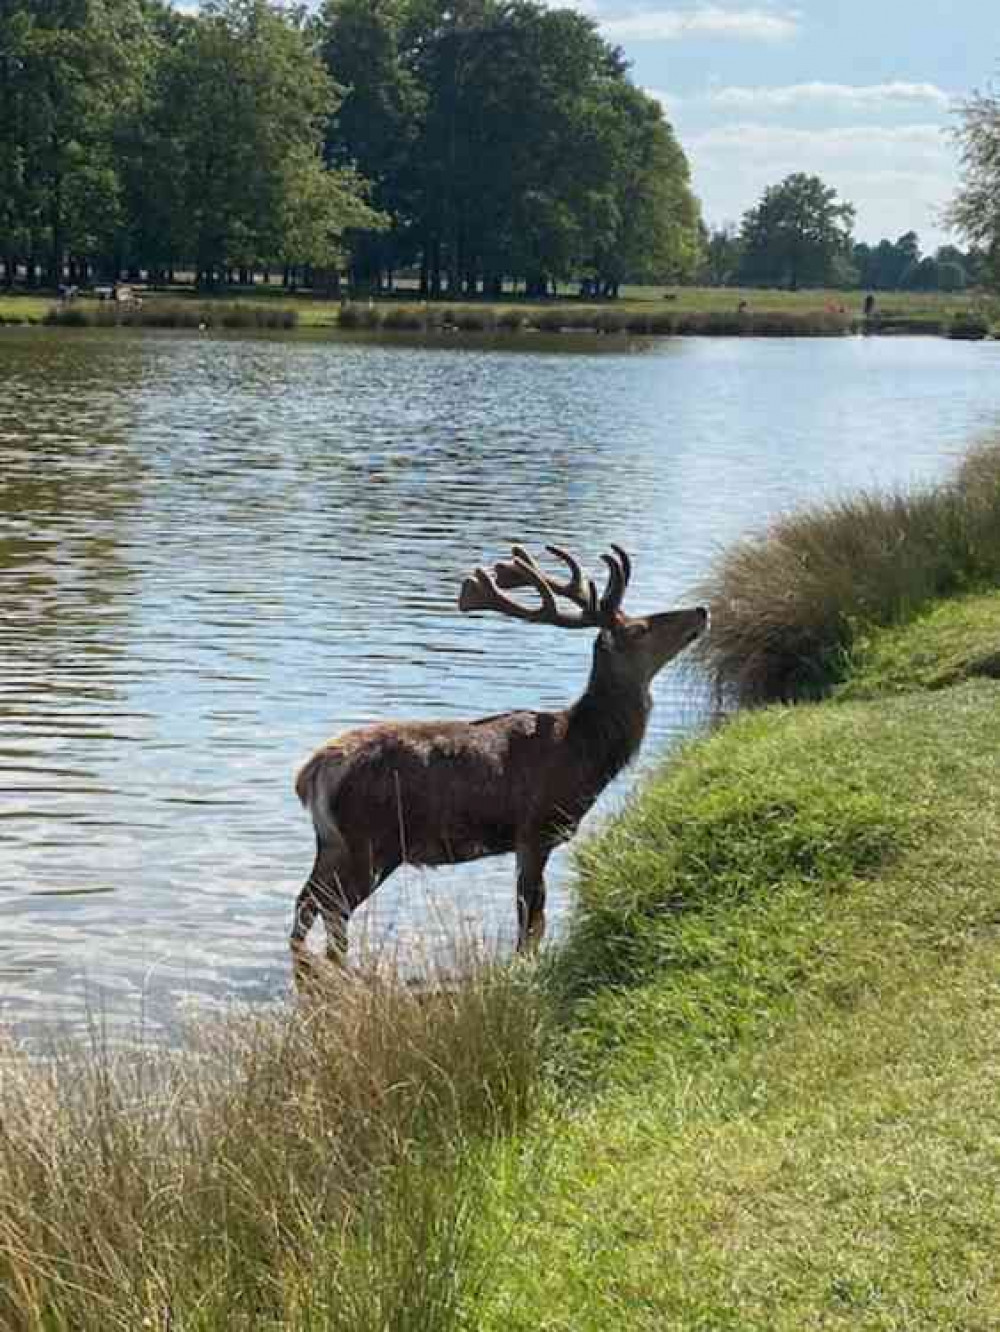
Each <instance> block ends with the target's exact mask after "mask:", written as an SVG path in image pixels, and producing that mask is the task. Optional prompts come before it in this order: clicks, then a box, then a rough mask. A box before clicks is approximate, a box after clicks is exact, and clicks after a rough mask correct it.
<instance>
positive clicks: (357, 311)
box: [337, 305, 382, 328]
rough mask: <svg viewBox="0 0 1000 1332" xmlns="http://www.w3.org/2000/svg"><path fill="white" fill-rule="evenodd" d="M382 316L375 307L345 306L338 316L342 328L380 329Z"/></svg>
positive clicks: (338, 322)
mask: <svg viewBox="0 0 1000 1332" xmlns="http://www.w3.org/2000/svg"><path fill="white" fill-rule="evenodd" d="M381 322H382V315H381V313H380V311H379V309H378V307H377V306H374V305H343V306H341V308H340V311H339V312H338V314H337V324H338V326H339V327H340V328H378V327H379V326H380V324H381Z"/></svg>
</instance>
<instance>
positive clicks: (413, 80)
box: [0, 0, 700, 294]
mask: <svg viewBox="0 0 1000 1332" xmlns="http://www.w3.org/2000/svg"><path fill="white" fill-rule="evenodd" d="M699 248H700V237H699V215H698V206H697V203H696V201H695V199H694V196H693V194H692V192H691V189H690V183H689V177H688V167H687V161H686V159H685V157H684V154H683V152H682V150H681V148H680V146H679V145H678V143H677V141H676V139H675V137H674V135H673V132H672V130H671V128H670V126H669V124H668V123H667V121H666V120H665V119H664V116H663V112H662V109H661V107H660V105H659V103H658V102H656V101H654V100H653V99H651V98H650V97H648V96H647V95H646V94H645V93H643V92H641V91H640V90H639V89H638V88H636V87H635V85H634V84H633V83H632V82H631V81H630V80H629V77H628V72H627V68H626V66H625V62H624V60H623V58H622V56H621V53H620V51H618V50H617V49H616V48H614V47H613V46H610V45H609V44H608V43H607V42H606V41H604V39H603V38H602V37H601V36H600V35H599V33H598V31H597V29H596V27H595V25H594V23H593V22H592V21H591V20H589V19H587V18H585V17H583V16H582V15H580V14H578V13H576V12H574V11H571V10H559V9H549V8H546V7H544V6H543V5H541V4H539V3H535V0H457V3H446V2H445V0H327V3H326V4H325V6H324V7H323V9H322V10H321V11H320V12H319V14H317V15H310V13H309V12H308V11H307V10H306V9H305V8H304V7H299V8H288V7H282V6H280V5H278V4H277V3H271V0H203V3H202V6H201V10H200V12H199V13H197V14H195V15H191V14H186V13H181V12H178V11H177V10H175V9H173V8H172V7H170V6H169V5H168V4H166V3H165V0H0V262H2V263H3V265H4V269H5V272H6V276H7V279H8V281H10V280H12V278H13V274H14V273H15V272H16V271H18V270H19V269H20V270H21V271H24V270H27V271H28V272H29V273H30V274H31V275H33V276H35V275H39V274H40V273H42V272H45V273H46V274H47V275H48V278H49V280H50V281H53V282H55V281H59V280H61V279H62V278H63V277H64V276H65V275H66V274H67V273H68V274H69V276H70V278H71V279H72V278H73V276H74V274H75V273H76V272H77V271H80V272H84V273H86V272H88V271H90V270H95V271H105V272H109V273H113V272H118V271H121V270H123V269H124V270H129V269H133V270H137V271H138V270H146V271H148V272H152V273H160V272H163V273H169V272H170V271H171V270H173V269H174V268H177V267H184V268H187V269H193V270H194V271H195V272H196V273H197V274H198V276H199V279H200V280H201V281H202V282H205V283H212V282H214V281H217V280H218V279H219V278H220V277H221V276H223V275H226V274H229V273H231V272H232V271H233V270H237V271H242V272H244V273H246V272H251V271H253V270H255V269H256V270H260V269H265V270H266V269H268V268H269V267H271V266H280V267H283V268H285V269H289V268H299V269H302V268H306V269H324V268H326V269H328V268H331V267H337V266H339V265H341V264H342V263H345V262H346V263H349V265H350V267H351V269H352V271H353V274H354V276H355V278H356V279H357V280H361V281H365V282H370V283H372V284H373V285H376V286H378V285H384V284H385V283H387V282H390V281H391V276H392V273H393V272H394V271H397V270H398V269H400V268H401V267H407V268H410V267H413V268H416V269H419V271H420V272H421V274H422V276H423V282H424V286H425V288H426V290H427V292H428V294H433V293H435V292H438V291H442V290H447V291H448V292H449V293H451V294H454V293H458V292H462V291H465V292H472V291H479V290H481V291H486V292H497V291H499V290H500V289H501V287H502V285H503V283H504V282H508V283H509V282H520V283H523V284H524V287H525V289H526V290H528V291H534V292H539V293H541V292H544V291H547V290H548V289H549V288H550V285H551V283H553V282H554V281H556V280H566V279H569V278H581V279H584V278H585V279H588V280H591V281H593V282H594V283H595V284H597V285H599V286H600V288H601V289H603V290H605V291H608V292H614V291H616V290H617V287H618V284H619V283H620V282H621V281H623V280H625V279H626V278H632V279H641V280H650V281H665V280H668V279H679V278H683V277H685V276H689V275H691V273H692V272H693V269H694V266H695V264H696V263H697V260H698V255H699Z"/></svg>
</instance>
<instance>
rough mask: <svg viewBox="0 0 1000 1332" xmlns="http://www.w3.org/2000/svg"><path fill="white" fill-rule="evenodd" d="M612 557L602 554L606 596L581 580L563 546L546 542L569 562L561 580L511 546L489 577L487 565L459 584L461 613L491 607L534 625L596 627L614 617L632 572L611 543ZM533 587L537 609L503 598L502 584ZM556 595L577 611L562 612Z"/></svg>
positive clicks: (625, 559) (567, 627) (508, 586)
mask: <svg viewBox="0 0 1000 1332" xmlns="http://www.w3.org/2000/svg"><path fill="white" fill-rule="evenodd" d="M611 549H612V551H613V552H614V554H613V555H602V556H601V559H602V560H603V561H604V563H605V564H606V565H607V566H608V584H607V587H606V588H605V590H604V595H603V596H602V597H600V598H598V595H597V588H596V586H595V584H594V581H593V579H592V578H585V577H584V575H583V571H582V569H581V568H580V565H579V563H578V562H577V561H576V560H575V559H574V558H573V556H572V555H570V553H569V552H568V551H566V550H563V549H562V547H561V546H546V550H548V551H549V552H550V553H551V554H553V555H555V557H556V558H557V559H559V560H562V562H563V563H564V564H565V565H566V566H567V568H568V569H569V578H568V579H566V580H565V581H562V582H559V581H557V580H556V579H554V578H552V577H550V576H549V575H548V574H546V573H544V572H543V571H542V570H541V569H540V568H539V567H538V565H537V564H536V563H535V561H534V560H533V559H532V558H531V556H530V555H529V554H528V552H527V551H526V550H525V549H524V547H523V546H514V547H512V552H511V553H512V555H513V559H512V560H505V561H502V562H500V563H498V564H496V565H495V566H494V573H493V577H491V576H490V575H489V574H488V573H487V572H486V570H485V569H476V570H475V571H474V573H473V574H472V576H471V577H469V578H466V579H465V581H464V582H463V583H462V591H461V594H460V596H459V599H458V605H459V609H460V610H463V611H476V610H493V611H497V612H499V613H500V614H501V615H509V616H511V617H512V618H513V619H517V620H530V621H532V622H533V623H535V624H552V625H558V626H560V627H561V628H564V629H594V628H596V629H599V628H604V627H606V626H607V625H609V624H611V623H613V622H614V620H615V618H616V617H617V616H618V614H619V611H620V608H621V602H622V598H623V597H624V595H625V588H626V586H627V585H628V580H629V577H630V575H631V561H630V560H629V557H628V556H627V555H626V553H625V552H624V551H623V550H622V548H621V547H620V546H615V545H612V547H611ZM515 587H532V588H534V589H535V591H536V592H537V593H538V595H539V596H540V597H541V599H542V604H541V605H540V606H537V607H529V606H523V605H521V603H520V602H518V601H515V600H514V599H513V597H506V596H504V594H503V592H501V590H500V589H501V588H506V589H512V588H515ZM556 597H563V598H565V599H566V600H567V601H571V602H572V603H573V604H574V605H575V606H577V607H578V608H579V611H580V613H579V614H572V613H571V612H568V611H562V610H560V609H559V607H558V606H557V605H556V601H555V599H556Z"/></svg>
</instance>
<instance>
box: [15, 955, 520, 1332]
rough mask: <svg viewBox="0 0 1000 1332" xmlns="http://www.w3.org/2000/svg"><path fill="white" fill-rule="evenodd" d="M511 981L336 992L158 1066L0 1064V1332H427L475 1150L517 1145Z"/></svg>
mask: <svg viewBox="0 0 1000 1332" xmlns="http://www.w3.org/2000/svg"><path fill="white" fill-rule="evenodd" d="M537 1014H538V1004H537V1003H536V1002H535V997H534V996H533V993H532V981H531V973H530V972H529V971H528V970H526V969H525V968H523V967H521V968H517V967H514V968H512V967H499V966H491V965H486V964H484V965H477V966H475V967H473V968H471V969H470V970H469V972H468V974H467V975H466V976H465V977H463V978H462V980H461V982H460V983H457V984H450V985H445V984H438V985H434V986H428V987H427V988H423V989H415V988H413V987H412V986H408V985H407V984H405V983H404V982H403V981H402V980H400V979H399V978H398V977H397V976H395V975H387V974H385V973H379V972H377V971H369V972H367V973H363V974H360V975H351V974H343V975H336V976H334V977H333V978H332V979H329V980H327V981H326V982H325V983H324V984H323V985H322V987H321V988H320V990H319V991H318V992H316V993H315V994H314V995H313V997H312V998H311V999H310V1000H309V1002H307V1003H304V1004H300V1005H299V1006H298V1008H297V1009H294V1010H282V1011H278V1012H275V1013H273V1014H270V1015H266V1016H260V1015H247V1016H240V1017H238V1018H237V1017H234V1018H232V1019H230V1020H227V1021H225V1022H223V1023H221V1024H212V1025H210V1026H202V1027H199V1028H198V1029H196V1030H194V1031H193V1032H192V1033H191V1036H190V1040H189V1042H188V1044H187V1045H186V1046H185V1048H184V1050H183V1051H182V1052H180V1053H167V1052H163V1051H150V1050H148V1049H146V1050H139V1051H136V1052H132V1053H115V1052H113V1051H112V1050H111V1049H110V1048H109V1047H108V1045H107V1043H106V1042H105V1041H104V1040H103V1039H101V1038H100V1037H99V1036H98V1037H96V1038H95V1040H94V1041H93V1042H92V1048H91V1049H90V1050H89V1051H81V1050H80V1049H79V1048H75V1049H65V1050H61V1051H59V1052H57V1053H55V1054H54V1055H53V1056H52V1057H51V1058H49V1059H48V1060H46V1061H44V1062H38V1061H29V1060H28V1059H27V1058H26V1057H25V1056H24V1055H23V1054H21V1053H20V1052H18V1051H16V1050H13V1049H6V1050H5V1051H3V1052H2V1055H0V1074H2V1084H0V1087H2V1090H0V1326H2V1327H3V1328H5V1329H9V1330H10V1332H20V1330H21V1329H25V1330H26V1332H27V1330H28V1329H43V1328H44V1329H50V1328H52V1329H55V1328H58V1329H64V1328H65V1329H67V1330H68V1329H72V1330H73V1332H88V1330H89V1329H100V1330H101V1332H110V1330H111V1329H122V1330H123V1332H124V1330H125V1329H128V1330H129V1332H134V1330H135V1329H138V1328H142V1327H152V1328H167V1327H170V1328H175V1327H176V1328H187V1327H197V1328H199V1329H214V1328H219V1329H222V1328H225V1329H241V1328H247V1329H250V1328H254V1329H256V1328H261V1327H263V1328H268V1327H274V1328H278V1327H281V1328H283V1329H284V1328H295V1327H301V1328H307V1327H322V1328H324V1329H326V1328H341V1327H343V1328H345V1329H347V1328H350V1329H352V1330H354V1332H356V1330H357V1329H366V1328H372V1329H376V1328H383V1327H386V1326H392V1327H394V1328H400V1329H405V1328H409V1327H412V1328H414V1329H416V1328H425V1327H431V1326H433V1327H435V1328H447V1327H449V1326H451V1325H452V1324H453V1322H454V1320H455V1319H456V1318H457V1316H458V1314H457V1310H458V1307H459V1304H460V1303H461V1301H462V1299H463V1298H465V1297H466V1296H467V1295H468V1290H467V1289H466V1288H465V1287H466V1286H467V1285H468V1283H470V1282H473V1283H474V1282H475V1281H476V1280H478V1279H481V1273H480V1274H478V1275H477V1266H476V1262H475V1261H473V1259H472V1255H471V1250H470V1249H469V1246H470V1244H471V1238H470V1237H471V1234H472V1225H471V1217H472V1216H473V1214H474V1208H473V1206H472V1202H473V1200H472V1198H471V1195H470V1190H471V1189H472V1188H473V1187H474V1171H472V1170H471V1169H470V1164H469V1163H470V1160H472V1161H474V1159H475V1152H474V1151H471V1150H470V1148H474V1146H475V1144H476V1143H477V1142H482V1141H484V1140H490V1139H491V1138H492V1137H493V1136H494V1135H497V1134H500V1133H503V1132H506V1131H510V1130H512V1129H515V1128H517V1127H518V1126H519V1125H520V1124H522V1123H523V1121H524V1119H525V1117H526V1116H527V1114H528V1112H529V1109H530V1107H531V1104H532V1100H533V1096H534V1094H535V1090H534V1089H535V1087H536V1085H537V1079H536V1073H537V1061H538V1058H539V1047H540V1029H539V1018H538V1016H537Z"/></svg>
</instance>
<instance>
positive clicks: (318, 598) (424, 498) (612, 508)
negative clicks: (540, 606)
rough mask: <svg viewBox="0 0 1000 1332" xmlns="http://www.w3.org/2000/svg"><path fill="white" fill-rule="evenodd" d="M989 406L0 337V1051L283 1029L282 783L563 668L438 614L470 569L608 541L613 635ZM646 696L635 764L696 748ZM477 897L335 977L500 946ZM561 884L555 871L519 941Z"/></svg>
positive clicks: (673, 717)
mask: <svg viewBox="0 0 1000 1332" xmlns="http://www.w3.org/2000/svg"><path fill="white" fill-rule="evenodd" d="M998 371H1000V344H991V343H988V344H967V343H952V342H946V341H943V340H938V339H905V340H904V339H898V340H893V339H874V338H873V339H860V338H850V339H843V340H801V341H800V340H787V341H786V340H777V341H762V340H750V339H747V340H718V341H714V340H713V341H708V340H705V341H700V340H695V339H690V340H662V341H646V342H639V341H633V342H628V341H624V340H619V339H616V338H603V339H602V338H593V339H583V340H576V339H574V340H570V339H566V340H560V339H559V338H558V337H555V338H552V339H544V338H542V337H538V338H535V339H528V338H522V339H518V340H511V341H508V342H481V343H469V342H463V343H457V342H456V341H454V340H448V339H445V338H442V339H440V340H439V341H438V342H437V343H433V344H429V343H421V342H420V341H399V342H394V343H390V342H387V341H378V340H372V339H369V340H365V339H355V340H351V339H350V338H348V337H346V336H343V335H325V336H314V337H310V336H299V335H295V336H284V337H273V338H268V337H261V336H239V335H230V336H222V335H218V336H214V335H208V334H205V335H191V334H184V335H173V334H163V333H148V332H147V333H125V332H121V331H116V332H95V331H80V332H68V331H51V330H42V329H4V330H0V593H2V598H0V1021H3V1022H6V1023H7V1024H9V1025H10V1026H11V1027H13V1029H14V1030H15V1031H17V1032H20V1033H22V1034H27V1035H29V1036H30V1035H32V1034H33V1033H37V1032H40V1031H43V1030H46V1031H47V1030H49V1029H50V1028H51V1026H52V1025H53V1024H56V1025H59V1024H64V1025H66V1026H68V1027H69V1028H71V1029H72V1028H75V1027H77V1026H78V1025H79V1024H81V1023H82V1022H84V1021H85V1020H86V1018H87V1014H88V1013H90V1014H91V1015H94V1014H97V1015H99V1016H100V1017H101V1020H102V1021H104V1022H105V1023H107V1024H108V1025H109V1026H110V1027H111V1028H112V1030H116V1029H118V1028H119V1027H121V1028H122V1030H124V1029H125V1028H126V1027H128V1026H129V1025H130V1024H134V1023H135V1022H136V1021H137V1020H139V1019H140V1018H141V1021H142V1023H143V1025H144V1028H145V1029H146V1031H147V1033H149V1034H153V1035H155V1034H158V1033H161V1032H167V1033H168V1034H169V1033H170V1032H171V1031H173V1030H174V1027H175V1023H176V1021H177V1019H178V1016H179V1015H180V1014H183V1013H184V1012H185V1011H186V1010H187V1008H188V1007H189V1006H190V1005H192V1004H194V1005H201V1006H203V1005H217V1004H228V1003H229V1002H231V1001H233V1000H245V1001H253V1002H260V1001H264V1000H269V999H274V998H278V997H280V996H282V995H283V994H285V992H286V991H287V987H288V981H289V975H288V956H287V944H286V938H287V933H288V928H289V925H290V920H291V911H292V903H293V900H294V897H295V894H296V892H297V891H298V888H299V887H300V886H301V883H302V881H303V879H304V877H305V875H306V874H307V872H308V870H309V868H310V866H311V863H312V852H313V839H312V829H311V825H310V823H309V820H308V818H307V816H306V815H305V814H304V812H303V811H302V810H301V809H300V808H299V806H298V803H297V801H296V800H295V797H294V794H293V791H292V779H293V776H294V773H295V770H296V767H297V766H298V764H299V763H300V762H301V761H302V760H303V759H304V758H305V757H307V755H308V754H309V752H310V751H311V750H312V749H313V748H314V747H315V746H316V745H317V744H319V743H320V742H321V741H323V740H325V739H326V738H328V737H330V736H332V735H334V734H335V733H336V732H337V731H338V730H340V729H342V728H344V727H347V726H350V725H355V724H358V723H361V722H366V721H370V720H374V719H379V718H400V717H422V716H456V717H459V716H468V715H475V714H477V713H481V712H495V711H499V710H501V709H504V708H513V707H520V706H536V705H544V706H559V705H562V704H563V703H565V702H568V701H569V700H570V699H571V698H572V697H573V695H574V694H575V692H576V691H578V690H579V689H580V688H581V687H582V685H583V682H584V680H585V677H586V673H587V670H588V665H589V657H590V639H591V635H589V634H574V633H569V632H565V631H559V630H557V629H551V628H541V627H538V626H534V625H524V624H515V623H513V622H510V621H504V620H498V619H496V618H495V617H493V618H491V617H488V616H481V617H473V618H467V617H464V616H461V615H460V614H459V613H458V611H457V607H456V598H457V593H458V588H459V584H460V582H461V579H462V577H463V576H464V574H465V573H466V572H467V571H468V570H469V569H470V568H471V567H472V566H473V565H474V564H476V563H478V562H485V561H491V560H493V559H495V558H497V557H500V556H503V555H504V554H505V553H506V550H507V547H508V545H509V544H510V542H511V541H514V540H520V541H523V542H525V543H527V544H529V545H531V546H532V547H537V546H539V545H540V544H542V543H546V542H555V543H558V544H563V545H566V546H568V547H570V548H571V549H573V550H575V551H577V552H578V553H580V554H581V555H582V556H584V557H586V559H587V562H588V563H589V564H591V565H592V566H597V567H599V565H598V556H599V554H600V552H601V550H602V549H604V548H605V547H606V545H607V543H608V542H609V541H618V542H620V543H621V544H623V545H625V546H626V547H627V548H628V549H629V550H630V551H631V552H632V555H633V560H634V569H635V572H634V576H633V582H632V587H631V588H630V592H629V597H628V600H627V603H626V605H627V607H628V608H632V609H634V610H639V611H642V610H649V609H666V608H669V607H671V606H675V605H683V604H686V603H689V602H690V601H691V600H692V589H693V588H694V587H695V585H696V584H697V582H698V580H699V578H701V577H702V576H703V575H704V574H705V572H706V570H707V568H708V567H709V565H710V563H711V561H712V559H713V558H714V557H715V555H716V554H717V553H718V552H719V551H720V550H721V549H722V548H723V547H724V546H725V545H726V544H727V543H728V542H730V541H731V540H732V539H733V538H734V537H737V536H738V535H740V534H741V533H744V532H746V531H748V530H751V529H754V528H760V527H761V526H762V525H764V524H766V522H767V520H768V519H769V518H770V517H772V516H773V515H775V514H776V513H778V512H779V511H781V510H784V509H787V508H789V507H791V506H794V505H798V504H801V503H802V502H803V501H808V500H812V499H816V498H819V497H823V496H831V495H836V494H843V493H846V492H849V491H852V490H855V489H857V488H859V487H869V486H883V485H892V484H909V483H912V482H922V481H926V480H930V479H933V478H937V477H940V476H942V475H944V474H946V473H947V472H948V471H949V470H950V469H951V468H952V467H953V465H954V461H955V459H956V457H957V456H958V455H959V454H961V453H962V452H963V451H964V449H965V448H967V447H968V446H969V445H970V444H971V443H973V442H974V441H975V440H976V439H977V438H978V437H980V436H982V435H983V434H986V433H989V432H990V431H992V430H993V429H994V428H995V427H996V426H997V424H998V423H1000V375H998ZM656 693H657V708H656V711H655V713H654V721H653V727H652V730H651V733H650V735H649V737H648V739H647V742H646V749H645V751H644V762H646V763H648V762H649V761H651V760H654V759H655V758H656V756H657V755H658V754H662V752H663V751H664V750H665V749H667V748H669V746H670V745H671V744H673V743H675V742H676V740H677V738H678V737H680V736H682V735H684V734H686V733H688V732H689V731H690V730H691V729H692V728H693V727H695V726H697V725H698V723H699V721H700V720H701V719H702V718H703V715H704V713H703V705H702V701H701V696H700V692H699V690H698V687H697V682H696V681H695V680H693V679H692V678H691V676H690V675H689V674H687V675H686V674H685V673H684V672H683V671H679V670H677V669H674V668H671V669H669V670H668V671H667V672H666V673H665V675H664V676H663V677H662V678H661V680H660V681H659V682H658V686H657V690H656ZM633 780H634V773H633V774H632V775H631V776H630V777H627V778H625V779H622V780H620V781H619V782H618V783H616V785H615V787H614V788H613V789H612V791H611V792H609V794H608V796H607V797H606V798H605V800H604V801H603V802H602V805H601V808H600V810H599V811H598V812H597V815H596V817H601V816H602V815H606V814H607V812H608V811H609V810H612V809H614V807H615V806H616V805H617V804H619V803H620V801H621V798H622V795H623V793H624V792H625V791H627V789H628V785H629V783H630V782H631V781H633ZM594 818H595V816H594V815H592V816H591V819H590V820H589V821H588V822H589V826H591V827H593V826H594ZM512 877H513V874H512V864H511V862H510V861H509V860H507V859H499V860H490V861H481V862H478V863H477V864H475V865H470V866H462V867H458V868H455V869H449V870H441V871H428V872H426V873H420V872H418V871H414V870H409V869H403V870H401V871H399V872H398V873H397V874H396V875H395V876H394V877H393V878H392V879H391V880H390V881H389V882H388V883H387V884H386V885H385V886H384V887H383V888H382V889H380V891H379V892H378V894H377V895H376V896H375V897H374V899H373V900H372V902H371V903H370V905H369V907H368V908H367V909H366V910H365V911H364V912H362V913H360V915H359V917H356V918H355V922H354V924H353V927H352V934H353V935H354V936H355V945H354V946H355V947H357V945H358V940H359V939H360V940H361V941H362V942H363V945H364V946H365V947H367V948H370V949H376V950H379V951H380V952H381V951H385V950H390V949H391V950H394V951H396V952H398V954H399V955H400V957H401V958H402V959H403V960H404V962H406V963H407V964H409V962H410V961H411V960H412V959H413V958H416V957H418V956H420V955H422V953H423V952H425V951H426V950H428V949H434V948H439V947H440V946H441V944H440V940H441V939H442V938H443V937H446V936H447V935H448V934H449V933H453V932H454V931H455V930H458V931H459V932H461V931H463V930H464V931H469V932H471V933H472V934H473V935H474V936H476V937H483V936H485V937H486V938H487V939H488V940H490V941H491V943H492V942H495V943H496V945H497V946H498V947H500V948H506V947H509V946H510V943H511V941H512V939H513V935H514V907H513V887H512ZM568 883H569V873H568V855H567V853H566V852H560V853H559V854H558V855H557V856H556V857H554V859H553V861H552V863H551V866H550V872H549V885H550V903H551V906H550V912H549V918H550V932H552V933H556V934H557V933H558V930H559V928H560V927H561V926H562V925H564V923H565V918H566V912H567V909H568Z"/></svg>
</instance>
